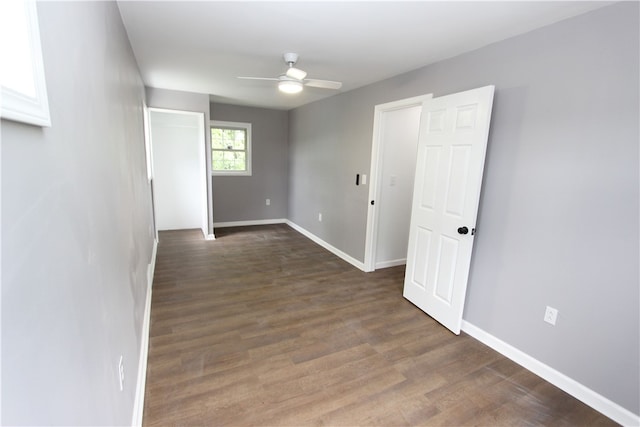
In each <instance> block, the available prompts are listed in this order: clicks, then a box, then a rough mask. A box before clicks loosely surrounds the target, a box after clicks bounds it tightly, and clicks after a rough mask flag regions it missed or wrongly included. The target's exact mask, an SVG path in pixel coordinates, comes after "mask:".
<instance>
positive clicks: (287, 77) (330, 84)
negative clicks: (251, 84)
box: [238, 53, 342, 93]
mask: <svg viewBox="0 0 640 427" xmlns="http://www.w3.org/2000/svg"><path fill="white" fill-rule="evenodd" d="M284 62H285V63H286V64H287V66H288V68H287V71H286V72H285V73H284V74H281V75H280V76H278V77H238V78H239V79H249V80H273V81H277V82H278V89H280V91H282V92H285V93H298V92H301V91H302V87H303V86H309V87H319V88H322V89H336V90H337V89H340V88H341V87H342V83H341V82H334V81H331V80H318V79H307V78H306V77H307V73H306V72H305V71H302V70H301V69H299V68H295V67H294V65H296V62H298V54H297V53H285V54H284Z"/></svg>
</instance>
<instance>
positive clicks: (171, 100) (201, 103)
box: [146, 87, 213, 233]
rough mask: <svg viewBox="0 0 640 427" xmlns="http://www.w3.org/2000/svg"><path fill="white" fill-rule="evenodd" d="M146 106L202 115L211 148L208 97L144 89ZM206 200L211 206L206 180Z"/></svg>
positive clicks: (210, 224) (208, 158) (211, 223)
mask: <svg viewBox="0 0 640 427" xmlns="http://www.w3.org/2000/svg"><path fill="white" fill-rule="evenodd" d="M146 94H147V106H148V107H150V108H166V109H168V110H182V111H193V112H197V113H203V114H204V127H205V133H204V134H205V144H206V146H207V147H211V132H209V120H210V118H209V95H206V94H202V93H193V92H182V91H178V90H169V89H159V88H153V87H147V88H146ZM205 153H206V157H207V163H208V164H211V151H210V150H209V149H208V148H207V149H206V150H205ZM207 199H208V203H209V206H211V204H212V200H213V197H212V188H211V182H210V181H209V180H207ZM208 215H209V233H212V230H213V209H211V208H210V209H209V212H208Z"/></svg>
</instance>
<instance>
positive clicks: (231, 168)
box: [211, 121, 251, 175]
mask: <svg viewBox="0 0 640 427" xmlns="http://www.w3.org/2000/svg"><path fill="white" fill-rule="evenodd" d="M211 172H212V173H213V175H251V123H239V122H218V121H211Z"/></svg>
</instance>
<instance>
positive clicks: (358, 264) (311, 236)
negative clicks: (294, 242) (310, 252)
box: [286, 220, 364, 271]
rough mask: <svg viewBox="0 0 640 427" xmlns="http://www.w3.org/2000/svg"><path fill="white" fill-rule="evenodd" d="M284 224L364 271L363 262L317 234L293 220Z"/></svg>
mask: <svg viewBox="0 0 640 427" xmlns="http://www.w3.org/2000/svg"><path fill="white" fill-rule="evenodd" d="M286 224H287V225H288V226H289V227H291V228H293V229H294V230H296V231H297V232H298V233H300V234H302V235H304V236H305V237H307V238H309V239H310V240H313V241H314V242H315V243H317V244H319V245H320V246H322V247H323V248H325V249H326V250H328V251H329V252H331V253H333V254H334V255H336V256H337V257H339V258H342V259H343V260H345V261H347V262H348V263H349V264H351V265H353V266H354V267H356V268H358V269H360V270H362V271H364V263H363V262H361V261H358V260H357V259H355V258H354V257H352V256H351V255H347V254H346V253H344V252H342V251H341V250H340V249H338V248H336V247H335V246H333V245H330V244H329V243H327V242H325V241H324V240H322V239H321V238H319V237H318V236H316V235H315V234H313V233H312V232H310V231H307V230H305V229H304V228H302V227H300V226H299V225H298V224H296V223H293V222H291V221H289V220H287V221H286Z"/></svg>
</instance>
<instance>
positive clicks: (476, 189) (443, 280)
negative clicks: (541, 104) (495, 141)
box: [403, 86, 494, 334]
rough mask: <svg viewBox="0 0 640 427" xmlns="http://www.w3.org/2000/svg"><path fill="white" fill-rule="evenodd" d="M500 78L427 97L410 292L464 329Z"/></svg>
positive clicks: (422, 304) (413, 216)
mask: <svg viewBox="0 0 640 427" xmlns="http://www.w3.org/2000/svg"><path fill="white" fill-rule="evenodd" d="M493 92H494V87H493V86H486V87H483V88H479V89H474V90H470V91H466V92H460V93H456V94H453V95H448V96H443V97H438V98H433V99H431V100H428V101H425V102H424V104H423V107H422V117H421V119H420V136H419V140H418V155H417V163H416V177H415V182H414V188H413V203H412V209H411V225H410V228H409V248H408V253H407V269H406V273H405V282H404V292H403V295H404V297H405V298H407V299H408V300H409V301H411V302H412V303H414V304H415V305H416V306H418V307H419V308H420V309H421V310H423V311H424V312H426V313H427V314H429V315H430V316H431V317H433V318H434V319H436V320H437V321H438V322H440V323H442V324H443V325H444V326H446V327H447V328H449V329H450V330H451V331H453V332H454V333H456V334H459V333H460V324H461V322H462V310H463V308H464V299H465V295H466V290H467V278H468V275H469V265H470V263H471V251H472V249H473V239H474V230H475V222H476V216H477V213H478V203H479V200H480V187H481V183H482V173H483V170H484V159H485V153H486V148H487V138H488V135H489V123H490V120H491V108H492V104H493Z"/></svg>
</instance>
